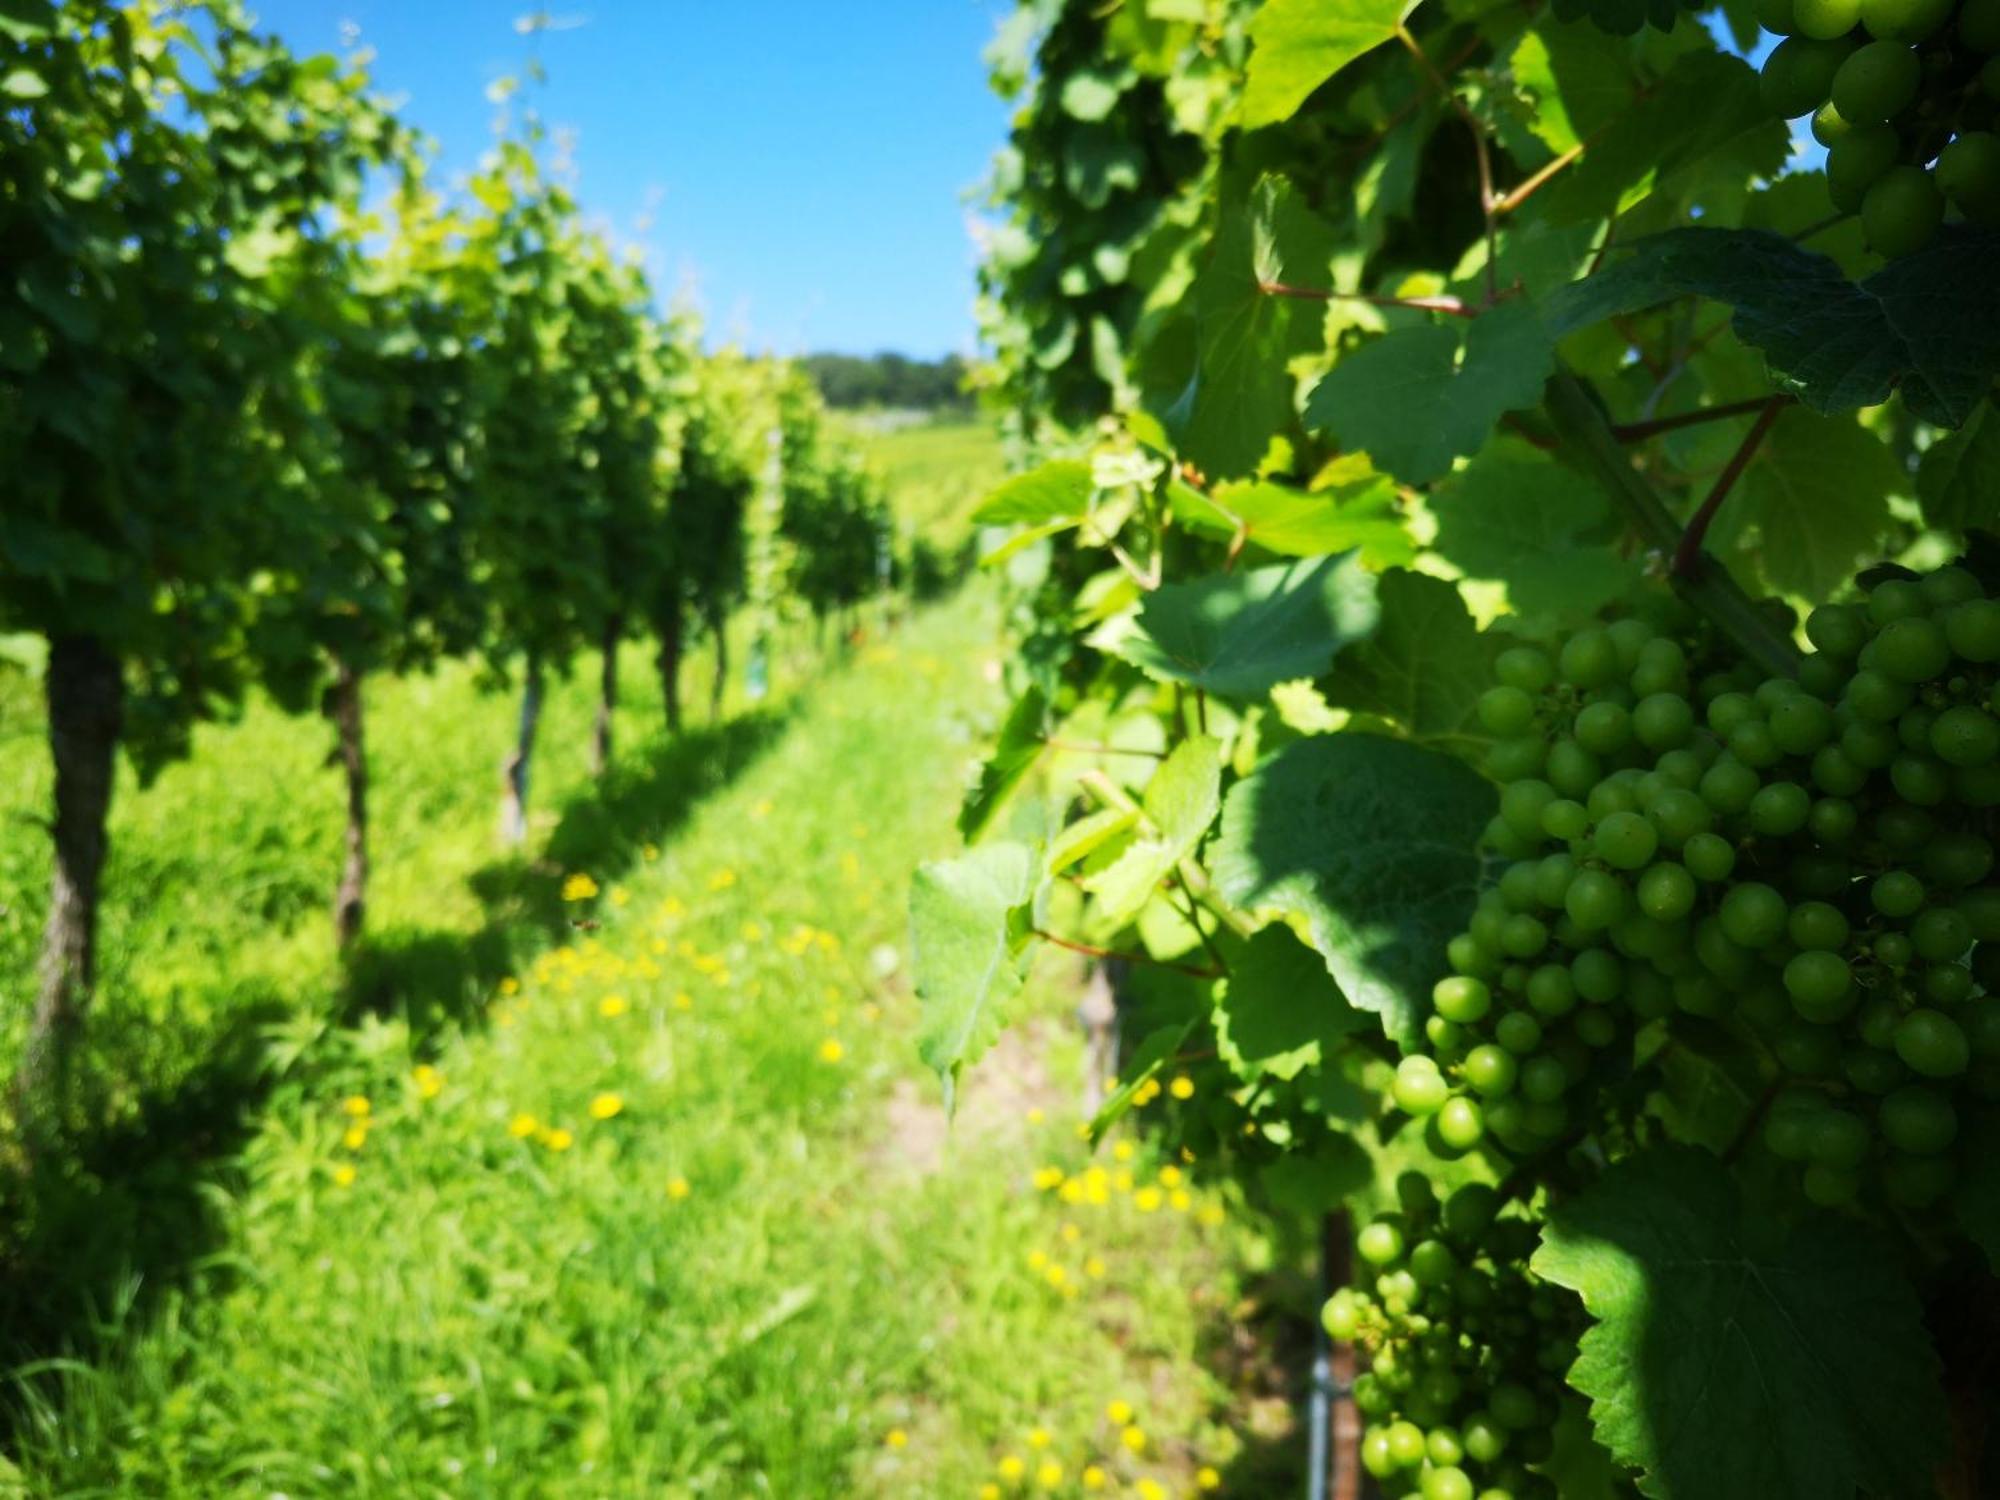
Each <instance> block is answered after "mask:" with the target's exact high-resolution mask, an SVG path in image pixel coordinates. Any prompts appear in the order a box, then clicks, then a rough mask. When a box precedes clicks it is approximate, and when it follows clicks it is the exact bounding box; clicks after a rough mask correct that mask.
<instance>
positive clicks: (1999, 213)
mask: <svg viewBox="0 0 2000 1500" xmlns="http://www.w3.org/2000/svg"><path fill="white" fill-rule="evenodd" d="M1937 185H1938V187H1939V189H1940V190H1942V191H1943V193H1944V195H1945V196H1946V197H1947V198H1949V199H1951V201H1952V202H1953V203H1954V204H1956V205H1957V206H1958V211H1959V212H1960V213H1962V214H1964V215H1965V216H1966V218H1968V219H1971V220H1972V221H1973V222H1974V223H1978V224H1995V223H2000V136H1996V135H1994V134H1993V133H1992V132H1991V131H1987V130H1966V131H1961V132H1959V135H1958V138H1957V139H1956V140H1954V141H1952V143H1951V144H1950V145H1948V146H1946V147H1945V148H1944V150H1943V151H1941V152H1939V153H1938V160H1937ZM1978 602H1980V603H1989V602H1991V601H1988V600H1980V601H1978ZM1961 654H1963V653H1961ZM1971 659H1972V660H1978V661H1991V660H1992V659H1993V658H1992V657H1990V656H1987V657H1974V658H1971Z"/></svg>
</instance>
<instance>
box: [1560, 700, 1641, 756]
mask: <svg viewBox="0 0 2000 1500" xmlns="http://www.w3.org/2000/svg"><path fill="white" fill-rule="evenodd" d="M1570 733H1572V734H1573V735H1575V736H1576V742H1577V743H1578V744H1579V745H1581V746H1583V748H1584V749H1586V750H1588V751H1589V752H1590V753H1591V754H1592V755H1616V754H1617V753H1618V752H1619V751H1620V750H1623V749H1624V748H1625V747H1626V746H1627V745H1629V744H1631V743H1632V714H1631V711H1630V710H1628V709H1627V708H1626V707H1625V706H1624V705H1623V704H1621V703H1613V702H1610V701H1609V700H1600V701H1599V702H1596V703H1589V704H1585V705H1584V707H1583V708H1581V709H1580V710H1578V712H1577V716H1576V722H1575V724H1574V725H1572V726H1571V729H1570Z"/></svg>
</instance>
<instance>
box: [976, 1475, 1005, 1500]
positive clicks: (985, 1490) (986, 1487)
mask: <svg viewBox="0 0 2000 1500" xmlns="http://www.w3.org/2000/svg"><path fill="white" fill-rule="evenodd" d="M979 1500H1000V1486H999V1485H997V1484H995V1483H994V1482H993V1481H992V1480H990V1479H989V1480H987V1481H986V1483H984V1484H982V1485H981V1486H980V1487H979Z"/></svg>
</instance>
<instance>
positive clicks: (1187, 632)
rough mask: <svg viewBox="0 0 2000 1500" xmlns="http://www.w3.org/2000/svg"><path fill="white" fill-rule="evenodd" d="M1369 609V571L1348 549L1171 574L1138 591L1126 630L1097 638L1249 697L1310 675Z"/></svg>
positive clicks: (1170, 672) (1361, 628)
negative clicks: (1189, 575)
mask: <svg viewBox="0 0 2000 1500" xmlns="http://www.w3.org/2000/svg"><path fill="white" fill-rule="evenodd" d="M1375 618H1376V608H1375V579H1374V577H1373V576H1372V575H1371V574H1370V573H1369V572H1368V571H1367V570H1366V569H1365V568H1363V567H1362V566H1361V563H1360V560H1359V559H1358V558H1357V557H1355V555H1354V554H1353V553H1351V552H1347V553H1342V554H1340V555H1339V556H1336V557H1322V558H1316V559H1313V560H1311V561H1303V560H1302V561H1299V562H1290V563H1275V564H1273V565H1272V566H1270V567H1268V568H1252V569H1250V570H1248V571H1247V572H1242V573H1211V574H1209V575H1208V576H1207V577H1205V578H1197V579H1195V580H1194V581H1193V582H1191V583H1170V584H1168V585H1166V586H1165V587H1164V588H1159V589H1155V590H1154V591H1153V592H1152V593H1150V594H1148V595H1147V596H1146V601H1145V603H1144V604H1142V605H1141V606H1140V608H1139V615H1138V619H1137V621H1136V622H1135V628H1134V629H1133V630H1131V631H1129V632H1127V633H1126V634H1124V635H1123V636H1121V637H1119V638H1117V639H1116V640H1106V641H1105V642H1104V643H1103V644H1104V645H1105V647H1106V649H1108V650H1111V651H1113V652H1114V653H1115V654H1117V655H1119V656H1122V657H1123V658H1124V659H1125V660H1127V661H1129V662H1131V663H1132V664H1133V665H1135V666H1137V667H1138V668H1139V669H1140V670H1141V671H1143V672H1145V673H1146V675H1147V676H1149V677H1152V678H1154V679H1155V680H1157V681H1161V682H1184V683H1186V684H1188V685H1189V686H1190V687H1198V688H1202V689H1204V690H1206V691H1208V692H1212V693H1220V694H1222V695H1223V696H1224V697H1230V698H1257V697H1261V696H1262V695H1263V694H1265V693H1267V692H1269V691H1270V690H1271V688H1272V687H1273V686H1274V685H1276V684H1277V683H1280V682H1284V681H1286V680H1287V679H1289V678H1293V677H1316V676H1318V675H1319V674H1320V673H1321V672H1323V671H1325V670H1326V664H1327V663H1328V662H1329V661H1330V660H1332V658H1333V655H1334V653H1335V652H1337V651H1338V650H1340V648H1341V647H1342V646H1343V645H1345V644H1347V643H1348V642H1349V641H1353V640H1358V639H1360V638H1361V637H1363V636H1365V635H1367V634H1368V633H1369V632H1370V631H1371V630H1373V629H1374V628H1375Z"/></svg>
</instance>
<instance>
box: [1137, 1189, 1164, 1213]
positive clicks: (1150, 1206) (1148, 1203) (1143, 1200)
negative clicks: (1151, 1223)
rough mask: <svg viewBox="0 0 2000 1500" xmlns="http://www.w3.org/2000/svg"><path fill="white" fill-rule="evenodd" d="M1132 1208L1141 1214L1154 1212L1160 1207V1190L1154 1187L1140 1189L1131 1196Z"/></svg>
mask: <svg viewBox="0 0 2000 1500" xmlns="http://www.w3.org/2000/svg"><path fill="white" fill-rule="evenodd" d="M1132 1206H1133V1207H1134V1208H1136V1209H1138V1210H1139V1212H1140V1213H1142V1214H1150V1213H1153V1212H1155V1211H1156V1210H1157V1209H1158V1208H1159V1206H1160V1190H1159V1189H1158V1188H1156V1187H1142V1188H1140V1189H1139V1191H1138V1192H1136V1193H1134V1194H1133V1195H1132Z"/></svg>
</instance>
